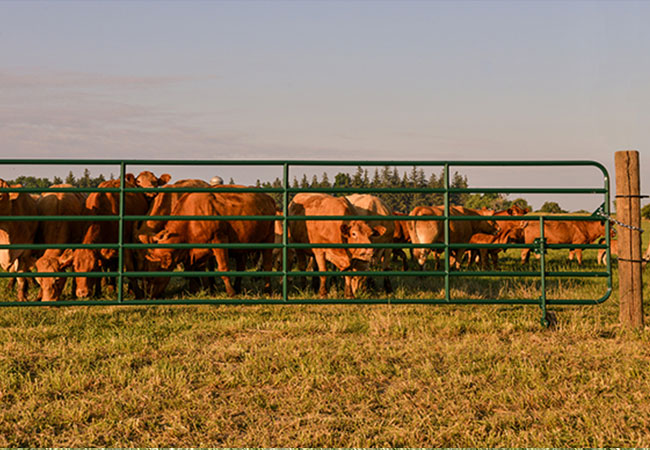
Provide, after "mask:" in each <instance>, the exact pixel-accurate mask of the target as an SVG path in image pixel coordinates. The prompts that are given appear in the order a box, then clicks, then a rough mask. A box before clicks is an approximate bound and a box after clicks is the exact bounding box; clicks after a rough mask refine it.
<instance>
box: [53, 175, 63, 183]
mask: <svg viewBox="0 0 650 450" xmlns="http://www.w3.org/2000/svg"><path fill="white" fill-rule="evenodd" d="M52 184H63V180H62V179H61V177H56V176H55V177H54V180H52Z"/></svg>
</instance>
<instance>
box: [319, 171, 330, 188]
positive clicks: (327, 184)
mask: <svg viewBox="0 0 650 450" xmlns="http://www.w3.org/2000/svg"><path fill="white" fill-rule="evenodd" d="M320 185H321V187H324V188H328V187H332V184H331V183H330V179H329V177H328V176H327V172H323V176H322V177H321V181H320Z"/></svg>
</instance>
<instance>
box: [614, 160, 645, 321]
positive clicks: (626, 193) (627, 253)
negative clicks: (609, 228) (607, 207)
mask: <svg viewBox="0 0 650 450" xmlns="http://www.w3.org/2000/svg"><path fill="white" fill-rule="evenodd" d="M614 161H615V165H616V219H617V220H618V221H620V222H622V223H624V224H627V225H631V226H632V227H635V228H636V229H630V228H627V227H622V226H618V227H617V235H618V283H619V288H618V292H619V301H620V310H619V316H618V317H619V321H620V323H621V325H623V326H624V327H628V328H640V327H643V281H642V279H641V269H642V267H641V231H640V228H641V198H640V194H641V187H640V181H639V152H638V151H636V150H630V151H620V152H616V154H615V156H614Z"/></svg>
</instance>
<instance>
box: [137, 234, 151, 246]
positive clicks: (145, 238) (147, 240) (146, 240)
mask: <svg viewBox="0 0 650 450" xmlns="http://www.w3.org/2000/svg"><path fill="white" fill-rule="evenodd" d="M153 239H154V236H153V235H151V234H148V233H142V234H139V235H138V240H139V241H140V243H142V244H153Z"/></svg>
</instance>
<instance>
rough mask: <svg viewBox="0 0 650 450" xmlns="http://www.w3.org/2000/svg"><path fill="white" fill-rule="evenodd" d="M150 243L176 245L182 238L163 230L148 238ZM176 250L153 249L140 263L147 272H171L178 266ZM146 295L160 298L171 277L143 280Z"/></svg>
mask: <svg viewBox="0 0 650 450" xmlns="http://www.w3.org/2000/svg"><path fill="white" fill-rule="evenodd" d="M148 240H149V243H160V244H175V243H179V242H181V239H180V236H179V235H178V234H176V233H170V232H169V231H168V230H162V231H161V232H159V233H158V234H156V235H155V236H151V237H149V238H148ZM174 254H175V253H174V249H171V248H152V249H148V250H147V253H146V254H145V257H144V259H142V260H141V261H140V264H141V265H142V266H143V267H142V270H144V271H146V272H161V271H171V270H173V269H174V266H175V265H176V264H175V262H174ZM142 284H143V291H144V295H145V296H147V297H151V298H156V297H159V296H160V295H161V294H162V293H163V292H164V291H165V288H166V287H167V285H168V284H169V277H145V278H144V279H143V283H142Z"/></svg>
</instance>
